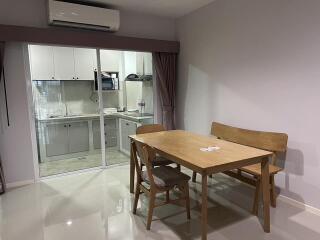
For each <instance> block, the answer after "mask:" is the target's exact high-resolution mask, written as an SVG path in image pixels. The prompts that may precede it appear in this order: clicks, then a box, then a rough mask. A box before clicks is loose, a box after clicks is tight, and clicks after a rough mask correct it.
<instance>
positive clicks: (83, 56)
mask: <svg viewBox="0 0 320 240" xmlns="http://www.w3.org/2000/svg"><path fill="white" fill-rule="evenodd" d="M94 56H95V49H89V48H74V69H75V77H76V80H94V60H93V59H94Z"/></svg>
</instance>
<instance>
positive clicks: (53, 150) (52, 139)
mask: <svg viewBox="0 0 320 240" xmlns="http://www.w3.org/2000/svg"><path fill="white" fill-rule="evenodd" d="M68 142H69V141H68V126H67V123H58V124H48V125H47V126H46V128H45V145H46V155H47V157H52V156H59V155H63V154H67V153H68V152H69V143H68Z"/></svg>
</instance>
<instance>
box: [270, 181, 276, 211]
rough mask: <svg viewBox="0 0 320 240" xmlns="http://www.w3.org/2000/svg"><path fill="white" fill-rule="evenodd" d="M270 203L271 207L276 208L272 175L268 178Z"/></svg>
mask: <svg viewBox="0 0 320 240" xmlns="http://www.w3.org/2000/svg"><path fill="white" fill-rule="evenodd" d="M270 203H271V206H272V207H274V208H275V207H276V206H277V200H276V189H275V184H274V175H272V176H270Z"/></svg>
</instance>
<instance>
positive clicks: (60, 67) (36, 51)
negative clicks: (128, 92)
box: [29, 45, 120, 80]
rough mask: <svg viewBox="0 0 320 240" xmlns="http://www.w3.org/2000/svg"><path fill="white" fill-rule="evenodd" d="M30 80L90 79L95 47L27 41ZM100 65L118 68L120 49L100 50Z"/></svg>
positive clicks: (111, 69)
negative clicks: (75, 46) (64, 45)
mask: <svg viewBox="0 0 320 240" xmlns="http://www.w3.org/2000/svg"><path fill="white" fill-rule="evenodd" d="M29 51H30V63H31V77H32V80H94V71H96V69H97V55H96V50H95V49H90V48H73V47H56V46H43V45H29ZM101 59H102V60H101V69H102V70H104V71H111V72H118V71H119V61H120V52H119V51H112V50H103V51H101Z"/></svg>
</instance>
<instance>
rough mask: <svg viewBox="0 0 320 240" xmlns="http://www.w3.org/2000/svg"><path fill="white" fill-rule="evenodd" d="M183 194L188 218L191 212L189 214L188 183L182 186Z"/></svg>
mask: <svg viewBox="0 0 320 240" xmlns="http://www.w3.org/2000/svg"><path fill="white" fill-rule="evenodd" d="M184 196H185V198H186V210H187V218H188V219H190V218H191V214H190V196H189V184H188V183H187V184H186V185H185V186H184Z"/></svg>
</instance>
